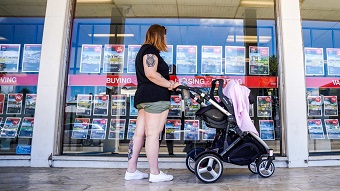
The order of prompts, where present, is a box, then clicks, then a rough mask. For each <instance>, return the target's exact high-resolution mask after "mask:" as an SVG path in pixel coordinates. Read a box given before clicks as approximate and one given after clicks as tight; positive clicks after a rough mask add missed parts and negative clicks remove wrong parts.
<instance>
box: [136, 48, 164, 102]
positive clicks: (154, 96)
mask: <svg viewBox="0 0 340 191" xmlns="http://www.w3.org/2000/svg"><path fill="white" fill-rule="evenodd" d="M146 54H154V55H156V56H157V58H158V66H157V72H158V73H160V74H161V75H162V76H163V77H164V78H165V79H167V80H169V79H170V77H169V66H168V65H167V63H166V62H165V61H164V60H163V58H162V57H161V56H160V55H159V50H158V49H157V48H156V47H155V46H153V45H150V44H145V45H143V46H142V47H141V48H140V50H139V51H138V54H137V56H136V60H135V67H136V75H137V82H138V86H137V91H136V94H135V100H134V106H135V107H136V106H137V105H138V104H140V103H148V102H157V101H170V91H169V90H168V88H164V87H161V86H158V85H157V84H155V83H153V82H151V81H150V80H149V79H148V78H147V77H146V76H145V72H144V66H143V56H144V55H146Z"/></svg>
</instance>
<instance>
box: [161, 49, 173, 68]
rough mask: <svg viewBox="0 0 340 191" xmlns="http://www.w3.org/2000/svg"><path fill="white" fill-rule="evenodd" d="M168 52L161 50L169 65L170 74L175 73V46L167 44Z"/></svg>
mask: <svg viewBox="0 0 340 191" xmlns="http://www.w3.org/2000/svg"><path fill="white" fill-rule="evenodd" d="M167 50H168V52H160V55H161V57H162V58H163V60H164V61H165V62H166V63H167V64H168V66H169V74H173V73H174V71H173V70H174V46H173V45H167Z"/></svg>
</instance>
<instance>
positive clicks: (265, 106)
mask: <svg viewBox="0 0 340 191" xmlns="http://www.w3.org/2000/svg"><path fill="white" fill-rule="evenodd" d="M257 117H272V98H271V97H270V96H257Z"/></svg>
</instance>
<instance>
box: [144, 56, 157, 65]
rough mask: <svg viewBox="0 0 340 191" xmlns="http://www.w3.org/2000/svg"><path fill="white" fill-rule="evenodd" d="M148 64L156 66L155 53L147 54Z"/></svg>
mask: <svg viewBox="0 0 340 191" xmlns="http://www.w3.org/2000/svg"><path fill="white" fill-rule="evenodd" d="M146 56H147V58H146V64H147V65H148V67H154V66H155V58H154V56H155V55H153V54H147V55H146Z"/></svg>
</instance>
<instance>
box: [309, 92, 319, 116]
mask: <svg viewBox="0 0 340 191" xmlns="http://www.w3.org/2000/svg"><path fill="white" fill-rule="evenodd" d="M307 106H308V111H307V114H308V116H322V102H321V96H308V97H307Z"/></svg>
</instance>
